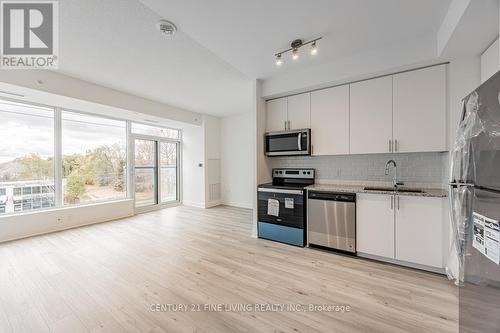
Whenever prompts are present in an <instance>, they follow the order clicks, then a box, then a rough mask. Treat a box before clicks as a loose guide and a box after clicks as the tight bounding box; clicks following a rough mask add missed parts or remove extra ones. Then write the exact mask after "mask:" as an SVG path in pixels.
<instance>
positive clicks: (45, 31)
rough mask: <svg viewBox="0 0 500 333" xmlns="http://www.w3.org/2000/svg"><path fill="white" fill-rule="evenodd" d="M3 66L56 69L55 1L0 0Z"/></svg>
mask: <svg viewBox="0 0 500 333" xmlns="http://www.w3.org/2000/svg"><path fill="white" fill-rule="evenodd" d="M0 6H1V39H2V40H1V43H0V44H1V67H2V69H13V68H16V69H26V68H45V69H57V66H58V52H59V45H58V44H59V34H58V32H59V31H58V28H59V27H58V3H57V1H0Z"/></svg>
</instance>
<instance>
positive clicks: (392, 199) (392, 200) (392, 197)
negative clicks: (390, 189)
mask: <svg viewBox="0 0 500 333" xmlns="http://www.w3.org/2000/svg"><path fill="white" fill-rule="evenodd" d="M393 209H394V196H393V195H391V210H393Z"/></svg>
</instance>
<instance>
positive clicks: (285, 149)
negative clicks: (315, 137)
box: [265, 129, 311, 156]
mask: <svg viewBox="0 0 500 333" xmlns="http://www.w3.org/2000/svg"><path fill="white" fill-rule="evenodd" d="M265 145H266V147H265V148H266V155H267V156H292V155H310V154H311V130H310V129H304V130H297V131H286V132H275V133H267V134H266V139H265Z"/></svg>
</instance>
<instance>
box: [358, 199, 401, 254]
mask: <svg viewBox="0 0 500 333" xmlns="http://www.w3.org/2000/svg"><path fill="white" fill-rule="evenodd" d="M391 198H392V196H390V195H385V194H364V193H360V194H358V195H357V196H356V249H357V251H358V252H363V253H367V254H371V255H376V256H380V257H387V258H394V211H393V210H392V208H391Z"/></svg>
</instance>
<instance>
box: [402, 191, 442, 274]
mask: <svg viewBox="0 0 500 333" xmlns="http://www.w3.org/2000/svg"><path fill="white" fill-rule="evenodd" d="M398 200H399V203H398V202H397V201H398ZM443 200H444V199H443V198H428V197H414V196H399V197H398V198H397V200H396V222H395V230H396V259H398V260H403V261H408V262H412V263H416V264H421V265H427V266H432V267H438V268H442V267H443V248H444V244H443V240H444V239H445V238H444V236H445V235H444V230H445V225H444V223H443V222H444V221H443V204H444V202H443Z"/></svg>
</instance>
